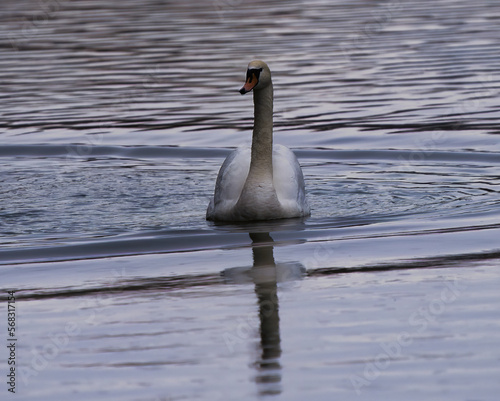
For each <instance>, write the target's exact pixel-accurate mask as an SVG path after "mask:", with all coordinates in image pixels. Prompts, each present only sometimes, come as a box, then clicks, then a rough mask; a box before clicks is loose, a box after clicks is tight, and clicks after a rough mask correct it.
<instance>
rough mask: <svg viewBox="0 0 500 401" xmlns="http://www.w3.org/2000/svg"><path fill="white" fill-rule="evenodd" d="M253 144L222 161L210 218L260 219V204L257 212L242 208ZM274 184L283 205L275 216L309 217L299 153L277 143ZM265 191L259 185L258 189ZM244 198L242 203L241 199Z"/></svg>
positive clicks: (232, 219)
mask: <svg viewBox="0 0 500 401" xmlns="http://www.w3.org/2000/svg"><path fill="white" fill-rule="evenodd" d="M250 160H251V147H250V146H243V147H240V148H238V149H236V150H234V151H233V152H231V153H230V154H229V156H228V157H227V158H226V160H225V161H224V163H223V164H222V166H221V168H220V170H219V175H218V176H217V182H216V184H215V193H214V197H213V199H212V200H211V201H210V204H209V206H208V209H207V219H208V220H225V221H242V220H258V219H259V217H258V214H259V212H260V209H261V208H260V206H259V205H254V206H255V209H256V213H255V215H253V213H252V210H251V208H248V207H246V208H245V210H238V206H240V205H242V204H245V202H242V201H241V195H242V191H243V187H244V185H245V182H246V179H247V177H248V172H249V170H250ZM273 186H274V190H275V191H276V195H277V198H278V200H279V203H280V205H281V207H280V209H281V210H280V211H279V213H277V214H276V216H274V217H273V218H289V217H301V216H308V215H309V214H310V208H309V205H308V203H307V200H306V193H305V185H304V177H303V174H302V170H301V168H300V165H299V162H298V161H297V158H296V157H295V154H294V153H293V152H292V151H291V150H290V149H288V148H287V147H286V146H283V145H274V146H273ZM259 190H261V188H255V189H254V192H256V191H259ZM238 201H240V202H238Z"/></svg>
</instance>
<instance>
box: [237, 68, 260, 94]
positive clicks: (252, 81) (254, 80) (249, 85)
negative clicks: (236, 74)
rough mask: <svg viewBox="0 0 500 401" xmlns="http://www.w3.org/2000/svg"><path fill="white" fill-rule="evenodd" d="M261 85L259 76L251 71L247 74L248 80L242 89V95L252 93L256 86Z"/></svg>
mask: <svg viewBox="0 0 500 401" xmlns="http://www.w3.org/2000/svg"><path fill="white" fill-rule="evenodd" d="M258 83H259V78H258V77H257V74H255V73H254V72H251V71H249V72H248V74H247V80H246V82H245V85H243V86H242V87H241V89H240V93H241V94H242V95H244V94H245V93H247V92H250V91H251V90H252V89H253V88H255V85H257V84H258Z"/></svg>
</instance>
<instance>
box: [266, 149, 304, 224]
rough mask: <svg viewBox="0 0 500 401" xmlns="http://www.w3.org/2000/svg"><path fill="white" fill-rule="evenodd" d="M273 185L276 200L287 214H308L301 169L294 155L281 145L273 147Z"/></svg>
mask: <svg viewBox="0 0 500 401" xmlns="http://www.w3.org/2000/svg"><path fill="white" fill-rule="evenodd" d="M273 183H274V188H275V189H276V194H277V195H278V199H279V201H280V203H281V205H282V207H283V208H284V209H285V210H286V211H287V213H288V214H293V213H295V214H296V216H308V215H309V214H310V208H309V204H308V203H307V199H306V190H305V184H304V176H303V174H302V169H301V168H300V164H299V162H298V160H297V157H296V156H295V154H294V153H293V152H292V151H291V150H290V149H288V148H287V147H286V146H283V145H274V146H273Z"/></svg>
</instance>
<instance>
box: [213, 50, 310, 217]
mask: <svg viewBox="0 0 500 401" xmlns="http://www.w3.org/2000/svg"><path fill="white" fill-rule="evenodd" d="M252 89H253V100H254V129H253V137H252V146H251V148H250V147H248V146H245V147H241V148H238V149H236V150H235V151H233V152H232V153H231V154H229V156H228V157H227V158H226V160H225V161H224V163H223V164H222V167H221V168H220V171H219V175H218V176H217V182H216V184H215V193H214V198H213V199H212V200H211V201H210V204H209V206H208V209H207V219H208V220H218V221H251V220H271V219H282V218H290V217H301V216H308V215H309V214H310V209H309V205H308V204H307V200H306V195H305V189H304V177H303V175H302V170H301V169H300V165H299V163H298V161H297V158H296V157H295V155H294V154H293V152H292V151H291V150H290V149H288V148H287V147H285V146H282V145H274V146H273V84H272V82H271V71H270V70H269V67H268V66H267V65H266V63H264V62H263V61H260V60H254V61H252V62H251V63H250V64H249V65H248V70H247V77H246V82H245V85H244V86H243V87H242V88H241V90H240V93H241V94H242V95H243V94H245V93H247V92H249V91H251V90H252Z"/></svg>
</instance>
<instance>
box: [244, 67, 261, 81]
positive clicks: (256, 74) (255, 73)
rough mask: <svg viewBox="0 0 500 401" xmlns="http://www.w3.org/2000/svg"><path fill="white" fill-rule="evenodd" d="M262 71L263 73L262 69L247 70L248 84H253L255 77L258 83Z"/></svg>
mask: <svg viewBox="0 0 500 401" xmlns="http://www.w3.org/2000/svg"><path fill="white" fill-rule="evenodd" d="M261 71H262V68H249V69H248V70H247V82H251V81H252V80H253V78H254V77H255V78H256V79H257V81H258V80H259V76H260V72H261Z"/></svg>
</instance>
